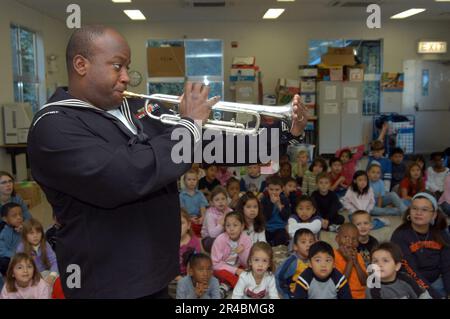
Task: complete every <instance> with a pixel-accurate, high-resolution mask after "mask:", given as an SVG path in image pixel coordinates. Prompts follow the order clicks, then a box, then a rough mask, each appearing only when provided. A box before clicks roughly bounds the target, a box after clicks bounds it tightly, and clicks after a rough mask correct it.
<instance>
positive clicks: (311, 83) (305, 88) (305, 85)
mask: <svg viewBox="0 0 450 319" xmlns="http://www.w3.org/2000/svg"><path fill="white" fill-rule="evenodd" d="M300 92H301V93H315V92H316V80H306V81H300Z"/></svg>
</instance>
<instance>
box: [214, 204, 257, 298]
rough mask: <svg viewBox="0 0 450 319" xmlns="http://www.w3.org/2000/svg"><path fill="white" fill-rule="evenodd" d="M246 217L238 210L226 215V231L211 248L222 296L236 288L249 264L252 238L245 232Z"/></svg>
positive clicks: (215, 273) (215, 274)
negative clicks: (240, 276)
mask: <svg viewBox="0 0 450 319" xmlns="http://www.w3.org/2000/svg"><path fill="white" fill-rule="evenodd" d="M244 226H245V224H244V217H242V214H240V213H238V212H231V213H228V214H227V215H226V217H225V233H223V234H221V235H219V236H218V237H217V238H216V240H215V241H214V244H213V246H212V250H211V258H212V261H213V269H214V276H216V277H217V279H219V281H220V282H221V285H220V289H221V294H222V297H225V296H226V293H227V292H228V291H229V290H230V288H234V287H235V286H236V283H237V282H238V280H239V275H240V274H241V273H242V272H243V271H244V268H245V267H246V266H247V261H248V255H249V253H250V249H251V247H252V240H251V239H250V237H248V236H247V235H246V234H245V233H244Z"/></svg>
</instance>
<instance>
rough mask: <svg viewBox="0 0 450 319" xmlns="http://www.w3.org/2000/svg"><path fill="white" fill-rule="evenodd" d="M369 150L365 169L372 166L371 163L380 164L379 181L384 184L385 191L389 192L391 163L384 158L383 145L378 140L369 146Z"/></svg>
mask: <svg viewBox="0 0 450 319" xmlns="http://www.w3.org/2000/svg"><path fill="white" fill-rule="evenodd" d="M370 150H371V153H372V155H371V156H369V161H368V163H367V168H369V166H370V165H371V164H372V161H377V162H378V163H380V167H381V179H382V181H383V183H384V188H385V190H387V191H389V190H390V189H391V179H392V163H391V161H390V160H389V159H388V158H386V157H384V144H383V142H382V141H380V140H375V141H373V142H372V143H371V144H370Z"/></svg>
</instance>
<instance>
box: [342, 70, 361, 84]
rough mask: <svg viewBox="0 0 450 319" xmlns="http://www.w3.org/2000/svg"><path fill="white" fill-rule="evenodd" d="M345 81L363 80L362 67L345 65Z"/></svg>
mask: <svg viewBox="0 0 450 319" xmlns="http://www.w3.org/2000/svg"><path fill="white" fill-rule="evenodd" d="M345 74H346V79H347V81H353V82H363V81H364V68H363V67H362V66H361V67H347V68H346V72H345Z"/></svg>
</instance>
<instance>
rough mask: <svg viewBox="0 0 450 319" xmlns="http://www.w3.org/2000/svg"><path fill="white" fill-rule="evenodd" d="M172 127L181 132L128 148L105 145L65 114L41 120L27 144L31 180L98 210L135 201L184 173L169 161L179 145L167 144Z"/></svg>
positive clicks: (187, 166) (169, 129)
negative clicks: (173, 150)
mask: <svg viewBox="0 0 450 319" xmlns="http://www.w3.org/2000/svg"><path fill="white" fill-rule="evenodd" d="M174 128H182V127H179V126H174V127H170V128H167V129H166V130H165V131H163V132H162V133H161V134H159V135H158V136H155V137H153V138H152V139H151V140H149V141H147V142H146V143H136V144H131V145H130V144H128V145H127V144H126V143H123V144H118V143H109V142H108V141H106V140H105V139H104V138H102V137H101V136H99V135H98V134H97V133H96V132H94V131H92V130H91V129H90V127H88V126H87V125H83V123H82V121H81V120H80V119H78V118H75V117H71V116H69V115H67V114H63V113H61V112H60V113H57V114H52V115H47V116H43V117H42V118H41V119H40V120H39V122H38V123H36V125H35V126H34V127H33V128H32V131H31V132H30V136H29V140H28V152H29V157H30V163H31V169H32V171H33V177H34V178H35V179H36V180H37V181H38V182H39V183H40V184H42V185H43V186H47V187H50V188H52V189H57V190H58V191H60V192H62V193H65V194H68V195H70V196H73V197H74V198H76V199H78V200H80V201H83V202H86V203H89V204H91V205H94V206H98V207H102V208H114V207H117V206H120V205H123V204H126V203H129V202H133V201H136V200H138V199H140V198H142V197H143V196H148V195H150V193H152V192H153V191H156V190H158V189H161V188H162V187H164V186H165V185H167V184H169V183H173V182H175V181H176V179H177V178H178V177H179V176H181V175H182V174H183V173H184V172H185V171H186V170H187V169H188V168H189V166H190V164H183V163H181V164H176V163H174V162H173V161H172V160H171V158H170V154H171V150H172V147H173V145H174V144H176V143H177V142H178V141H172V140H171V132H172V130H173V129H174ZM182 129H185V128H182ZM186 131H187V129H186ZM118 145H119V146H118ZM99 190H101V191H99Z"/></svg>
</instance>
